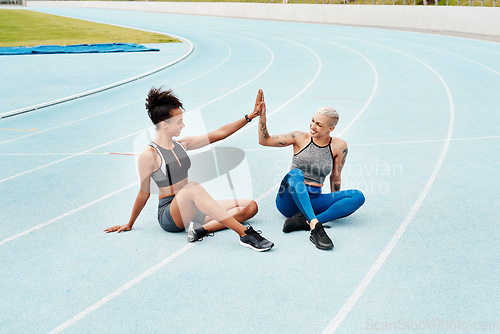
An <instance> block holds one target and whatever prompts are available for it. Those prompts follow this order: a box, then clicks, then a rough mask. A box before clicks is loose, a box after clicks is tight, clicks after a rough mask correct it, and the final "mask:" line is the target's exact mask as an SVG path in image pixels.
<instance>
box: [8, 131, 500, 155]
mask: <svg viewBox="0 0 500 334" xmlns="http://www.w3.org/2000/svg"><path fill="white" fill-rule="evenodd" d="M498 138H500V136H486V137H467V138H453V139H450V142H451V141H471V140H483V139H498ZM447 140H448V139H446V138H445V139H429V140H412V141H395V142H387V143H366V144H349V147H361V146H378V145H404V144H425V143H442V142H445V141H447ZM275 149H276V148H275V147H261V148H244V149H242V150H243V151H245V152H247V151H248V152H250V151H272V150H275ZM0 156H1V154H0Z"/></svg>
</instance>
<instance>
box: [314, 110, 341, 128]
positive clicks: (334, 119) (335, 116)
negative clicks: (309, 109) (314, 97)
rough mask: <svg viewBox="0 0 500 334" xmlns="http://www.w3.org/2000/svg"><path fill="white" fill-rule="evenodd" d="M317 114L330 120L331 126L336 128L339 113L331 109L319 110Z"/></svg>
mask: <svg viewBox="0 0 500 334" xmlns="http://www.w3.org/2000/svg"><path fill="white" fill-rule="evenodd" d="M318 112H319V113H320V114H322V115H325V116H327V117H330V118H332V126H336V125H337V123H338V122H339V113H338V112H337V110H335V109H333V108H332V107H322V108H319V109H318Z"/></svg>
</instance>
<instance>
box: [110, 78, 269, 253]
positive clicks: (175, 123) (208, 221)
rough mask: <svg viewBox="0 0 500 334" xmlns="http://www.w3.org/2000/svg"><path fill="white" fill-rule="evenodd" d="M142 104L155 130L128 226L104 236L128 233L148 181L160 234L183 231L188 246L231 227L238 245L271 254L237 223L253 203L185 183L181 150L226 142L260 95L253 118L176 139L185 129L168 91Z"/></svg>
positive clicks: (154, 94)
mask: <svg viewBox="0 0 500 334" xmlns="http://www.w3.org/2000/svg"><path fill="white" fill-rule="evenodd" d="M146 101H147V103H146V108H147V111H148V115H149V117H150V118H151V121H152V122H153V124H155V126H156V136H155V138H154V140H153V141H152V142H151V143H150V145H148V146H147V147H146V148H145V149H144V151H143V152H142V153H141V154H140V156H139V160H138V165H139V175H140V190H139V194H138V195H137V198H136V200H135V204H134V207H133V209H132V214H131V216H130V219H129V222H128V223H127V224H124V225H117V226H113V227H109V228H107V229H105V231H106V232H108V233H109V232H118V233H119V232H122V231H129V230H131V229H132V226H133V225H134V222H135V221H136V219H137V217H138V216H139V214H140V212H141V211H142V209H143V208H144V206H145V205H146V202H147V201H148V199H149V196H150V180H151V178H152V179H153V180H154V181H155V182H156V184H157V185H158V189H159V199H160V200H159V204H158V221H159V223H160V226H161V227H162V228H163V229H164V230H165V231H167V232H181V231H184V230H185V228H186V227H188V241H189V242H194V241H197V240H201V239H202V238H203V237H204V236H206V235H207V234H208V233H211V232H215V231H218V230H221V229H224V228H230V229H232V230H233V231H235V232H236V233H237V234H238V235H239V236H240V244H241V245H243V246H245V247H249V248H251V249H253V250H256V251H259V252H262V251H266V250H269V249H271V247H273V246H274V244H273V243H272V242H270V241H268V240H266V239H265V238H263V237H262V236H261V235H260V231H255V230H254V229H253V228H252V227H251V226H250V227H248V228H247V227H246V226H244V225H242V224H241V223H243V222H245V221H247V220H248V219H250V218H252V217H253V216H255V214H256V213H257V210H258V208H257V203H256V202H255V201H253V200H240V199H238V200H215V199H213V198H212V197H211V196H210V195H209V194H208V192H207V191H206V190H205V189H204V188H203V187H202V186H201V185H200V184H199V183H197V182H188V178H187V176H188V169H189V168H190V167H191V160H190V159H189V156H188V155H187V153H186V151H187V150H193V149H197V148H201V147H204V146H206V145H209V144H211V143H214V142H216V141H219V140H222V139H224V138H227V137H228V136H230V135H231V134H233V133H235V132H236V131H238V130H239V129H241V128H242V127H243V126H245V125H246V124H247V123H248V122H250V121H251V120H252V119H253V118H255V117H257V116H259V114H260V111H261V109H262V102H261V101H262V90H259V92H258V94H257V99H256V102H255V107H254V110H253V112H252V113H250V114H248V115H245V117H242V118H241V119H239V120H237V121H235V122H232V123H229V124H226V125H224V126H222V127H221V128H219V129H218V130H215V131H212V132H209V133H207V134H205V135H200V136H192V137H185V138H182V139H179V140H174V139H173V137H178V136H179V135H180V134H181V130H182V128H183V127H184V126H185V125H184V122H183V110H184V108H183V106H182V102H181V101H180V100H179V99H178V98H177V97H176V96H175V95H174V94H173V92H172V91H171V90H166V91H165V90H161V89H156V88H152V89H151V90H150V91H149V93H148V97H147V99H146ZM207 138H208V139H207Z"/></svg>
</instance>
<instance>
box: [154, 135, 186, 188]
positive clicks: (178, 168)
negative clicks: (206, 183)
mask: <svg viewBox="0 0 500 334" xmlns="http://www.w3.org/2000/svg"><path fill="white" fill-rule="evenodd" d="M173 142H174V148H173V149H172V150H167V149H164V148H163V147H160V146H158V145H157V144H156V143H155V142H151V144H149V145H151V146H152V147H154V149H155V150H156V152H158V154H159V155H160V158H161V165H160V168H158V169H157V170H155V171H154V172H153V174H152V175H151V177H152V178H153V180H154V181H155V182H156V185H157V186H158V187H169V186H171V185H173V184H176V183H177V182H179V181H182V180H184V179H185V178H186V177H187V176H188V169H189V167H191V159H189V156H188V155H187V152H186V150H184V148H183V147H182V145H181V144H179V143H178V142H176V141H175V140H173ZM176 157H177V158H176ZM177 159H179V160H177Z"/></svg>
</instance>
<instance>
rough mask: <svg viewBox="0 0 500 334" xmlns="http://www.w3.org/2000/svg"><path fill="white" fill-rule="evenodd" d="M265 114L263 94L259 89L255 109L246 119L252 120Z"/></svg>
mask: <svg viewBox="0 0 500 334" xmlns="http://www.w3.org/2000/svg"><path fill="white" fill-rule="evenodd" d="M265 113H266V103H265V102H264V92H263V91H262V89H259V92H258V93H257V98H256V99H255V107H254V108H253V111H252V112H251V113H250V114H249V115H248V118H250V119H254V118H255V117H257V116H261V115H262V114H264V115H265Z"/></svg>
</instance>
